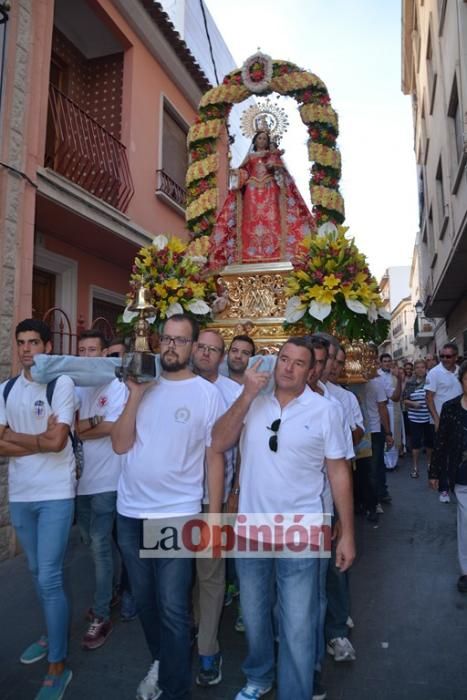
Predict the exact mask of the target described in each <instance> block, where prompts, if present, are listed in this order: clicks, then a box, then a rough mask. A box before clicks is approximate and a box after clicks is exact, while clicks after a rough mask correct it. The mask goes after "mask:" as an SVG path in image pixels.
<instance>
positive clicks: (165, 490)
mask: <svg viewBox="0 0 467 700" xmlns="http://www.w3.org/2000/svg"><path fill="white" fill-rule="evenodd" d="M224 410H225V409H224V402H223V400H222V396H221V394H220V392H219V390H218V389H217V387H215V386H214V385H213V384H212V383H211V382H208V381H206V380H205V379H202V378H201V377H192V378H189V379H184V380H181V381H177V380H173V379H172V380H171V379H166V378H165V377H161V378H160V379H159V380H158V381H157V383H156V384H155V385H154V386H153V387H151V388H150V389H148V390H147V392H146V393H145V394H144V396H143V398H142V400H141V403H140V405H139V407H138V412H137V415H136V439H135V442H134V444H133V446H132V447H131V449H130V450H129V451H128V452H127V454H126V455H125V459H124V460H123V469H122V473H121V475H120V480H119V482H118V495H117V511H118V512H119V513H120V514H121V515H125V516H127V517H129V518H142V517H143V515H144V514H145V513H148V514H152V515H154V516H155V517H158V516H160V517H163V516H164V514H166V513H178V514H184V515H194V514H196V513H199V512H200V510H201V500H202V498H203V481H204V459H205V452H206V447H209V446H210V445H211V431H212V427H213V425H214V423H215V422H216V420H217V419H218V418H219V417H220V416H221V415H222V414H223V413H224Z"/></svg>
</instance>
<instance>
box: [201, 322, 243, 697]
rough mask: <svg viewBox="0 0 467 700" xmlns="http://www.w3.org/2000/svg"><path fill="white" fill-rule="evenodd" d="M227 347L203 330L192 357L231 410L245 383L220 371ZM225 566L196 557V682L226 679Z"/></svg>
mask: <svg viewBox="0 0 467 700" xmlns="http://www.w3.org/2000/svg"><path fill="white" fill-rule="evenodd" d="M224 350H225V346H224V339H223V338H222V336H221V335H220V334H219V333H218V332H217V331H211V330H205V331H201V332H200V334H199V338H198V341H197V342H196V343H194V346H193V352H192V356H191V360H192V364H193V369H194V371H195V372H196V374H199V376H200V377H203V378H204V379H206V380H207V381H209V382H211V383H212V384H214V386H216V387H217V388H218V389H219V391H220V393H221V395H222V399H223V402H224V410H227V409H228V408H230V406H231V405H232V404H233V402H234V401H235V400H236V399H237V398H238V396H239V395H240V394H241V392H242V387H241V386H240V385H239V384H237V383H236V382H234V381H232V380H231V379H229V378H228V377H224V376H223V375H221V374H219V367H220V364H221V362H222V359H223V357H224ZM235 459H236V450H235V449H232V450H228V451H227V452H226V453H225V480H224V498H223V504H224V506H225V503H226V501H227V498H228V496H229V494H230V490H231V485H232V478H233V472H234V466H235ZM208 507H209V494H208V492H207V484H206V483H205V490H204V497H203V510H207V509H208ZM225 566H226V564H225V561H224V560H223V559H208V558H198V559H197V560H196V574H197V581H196V585H195V595H194V602H195V609H196V611H197V618H198V653H199V663H200V668H199V672H198V675H197V676H196V683H197V684H198V685H202V686H210V685H217V684H218V683H220V681H221V680H222V671H221V667H222V657H221V654H220V651H219V640H218V637H217V633H218V628H219V621H220V617H221V613H222V608H223V606H224V592H225Z"/></svg>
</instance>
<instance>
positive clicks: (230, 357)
mask: <svg viewBox="0 0 467 700" xmlns="http://www.w3.org/2000/svg"><path fill="white" fill-rule="evenodd" d="M254 355H256V346H255V344H254V342H253V340H252V339H251V338H250V336H249V335H236V336H235V338H234V339H233V340H232V342H231V343H230V348H229V352H228V353H227V367H228V370H229V377H230V379H233V381H234V382H237V383H238V384H243V382H244V381H245V379H244V378H245V372H246V369H247V367H248V362H249V360H250V358H251V357H254Z"/></svg>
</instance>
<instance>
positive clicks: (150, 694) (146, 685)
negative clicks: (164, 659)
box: [136, 660, 162, 700]
mask: <svg viewBox="0 0 467 700" xmlns="http://www.w3.org/2000/svg"><path fill="white" fill-rule="evenodd" d="M158 680H159V661H158V660H156V661H154V662H153V663H152V664H151V666H150V667H149V671H148V672H147V674H146V675H145V677H144V678H143V680H142V681H141V683H140V684H139V686H138V688H137V690H136V700H157V698H160V696H161V695H162V690H161V689H160V688H159V685H158Z"/></svg>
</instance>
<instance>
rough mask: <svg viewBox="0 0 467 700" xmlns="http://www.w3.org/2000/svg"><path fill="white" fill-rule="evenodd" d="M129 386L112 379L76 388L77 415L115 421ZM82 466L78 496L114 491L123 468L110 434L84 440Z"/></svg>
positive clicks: (121, 408)
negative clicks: (104, 382)
mask: <svg viewBox="0 0 467 700" xmlns="http://www.w3.org/2000/svg"><path fill="white" fill-rule="evenodd" d="M127 394H128V389H127V388H126V386H125V384H123V382H121V381H119V380H118V379H114V380H113V381H111V382H110V383H109V384H104V385H103V386H90V387H77V388H76V395H77V397H78V400H79V402H80V407H79V417H80V419H82V418H91V416H102V418H103V419H104V421H108V422H109V423H115V421H116V420H117V418H118V417H119V416H120V414H121V412H122V411H123V408H124V406H125V403H126V400H127ZM83 453H84V469H83V473H82V475H81V478H80V480H79V482H78V496H87V495H90V494H93V493H106V492H108V491H116V490H117V485H118V480H119V478H120V472H121V470H122V455H117V454H116V453H115V452H114V451H113V449H112V440H111V438H110V435H106V436H105V437H101V438H98V439H96V440H83Z"/></svg>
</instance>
